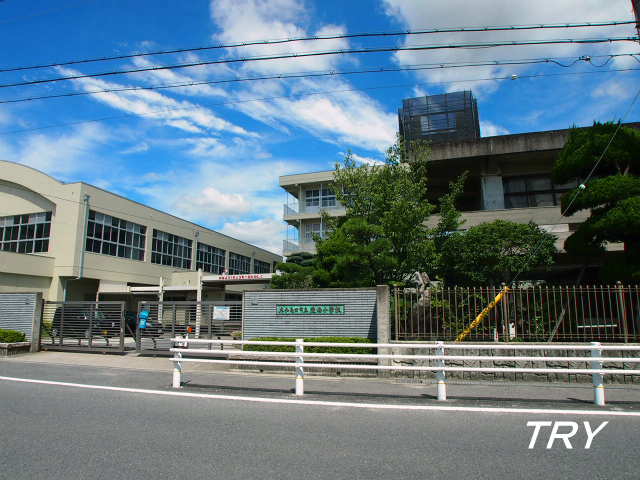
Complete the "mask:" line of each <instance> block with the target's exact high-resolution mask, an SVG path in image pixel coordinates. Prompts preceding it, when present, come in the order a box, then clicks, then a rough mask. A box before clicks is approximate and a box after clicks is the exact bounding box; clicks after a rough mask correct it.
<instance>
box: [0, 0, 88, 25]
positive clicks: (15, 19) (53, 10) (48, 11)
mask: <svg viewBox="0 0 640 480" xmlns="http://www.w3.org/2000/svg"><path fill="white" fill-rule="evenodd" d="M2 1H4V0H2ZM97 1H98V0H87V1H86V2H81V3H74V4H73V5H66V6H64V7H59V8H54V9H52V10H45V11H44V12H38V13H32V14H31V15H25V16H24V17H18V18H11V19H9V20H2V21H0V25H2V24H5V23H10V22H17V21H18V20H25V19H27V18H31V17H37V16H38V15H44V14H46V13H52V12H57V11H59V10H65V9H67V8H72V7H79V6H81V5H86V4H87V3H93V2H97Z"/></svg>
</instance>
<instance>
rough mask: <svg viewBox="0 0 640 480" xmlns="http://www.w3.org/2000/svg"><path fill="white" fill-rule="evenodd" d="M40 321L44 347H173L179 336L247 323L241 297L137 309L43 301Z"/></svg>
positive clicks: (211, 335) (227, 332)
mask: <svg viewBox="0 0 640 480" xmlns="http://www.w3.org/2000/svg"><path fill="white" fill-rule="evenodd" d="M142 311H146V312H148V315H146V325H144V328H140V326H141V325H140V321H139V319H140V314H141V312H142ZM41 325H42V328H41V330H42V335H41V340H40V348H41V349H43V350H62V351H94V352H103V353H124V352H126V351H136V352H147V353H158V352H162V351H167V352H168V351H169V349H170V348H171V341H170V340H171V338H173V337H176V336H183V337H187V336H188V337H189V338H204V339H216V338H222V337H231V334H232V332H234V331H239V330H240V329H241V328H242V302H241V301H220V302H184V301H181V302H151V301H141V302H138V305H137V309H136V311H131V310H126V308H125V302H106V301H103V302H44V307H43V311H42V322H41Z"/></svg>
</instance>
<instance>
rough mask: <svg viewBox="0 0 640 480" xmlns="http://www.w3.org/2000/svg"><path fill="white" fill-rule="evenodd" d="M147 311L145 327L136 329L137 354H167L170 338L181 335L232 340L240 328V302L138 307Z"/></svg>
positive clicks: (165, 304) (162, 304)
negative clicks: (230, 338) (234, 333)
mask: <svg viewBox="0 0 640 480" xmlns="http://www.w3.org/2000/svg"><path fill="white" fill-rule="evenodd" d="M143 310H146V311H147V312H149V315H148V316H147V322H146V327H145V328H140V325H137V327H136V329H135V340H136V351H138V352H158V351H166V352H168V351H169V349H170V348H171V338H174V337H176V336H183V337H189V338H203V339H207V340H211V339H220V338H221V337H231V335H232V332H235V331H239V330H241V329H242V302H241V301H226V302H147V301H143V302H140V303H139V304H138V318H139V317H140V313H141V312H142V311H143Z"/></svg>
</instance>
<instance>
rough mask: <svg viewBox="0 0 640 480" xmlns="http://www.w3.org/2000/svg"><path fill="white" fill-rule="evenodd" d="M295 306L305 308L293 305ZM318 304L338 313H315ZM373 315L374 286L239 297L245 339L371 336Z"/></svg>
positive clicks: (374, 325) (373, 335) (375, 329)
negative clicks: (331, 308)
mask: <svg viewBox="0 0 640 480" xmlns="http://www.w3.org/2000/svg"><path fill="white" fill-rule="evenodd" d="M298 306H302V307H304V308H305V310H304V311H302V310H301V309H297V308H295V307H298ZM311 307H313V310H311ZM318 307H323V309H324V307H333V308H334V309H335V308H336V307H339V308H340V311H341V313H338V314H336V313H318V312H317V311H316V310H317V309H318ZM305 312H306V313H305ZM377 317H378V310H377V291H376V289H375V288H364V289H322V290H262V291H247V292H245V293H244V300H243V324H242V331H243V337H244V339H245V340H248V339H251V338H256V337H296V338H297V337H299V338H303V337H325V336H342V337H363V338H370V339H372V340H375V339H376V338H377V335H378V323H377V322H378V318H377Z"/></svg>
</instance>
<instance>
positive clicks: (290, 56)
mask: <svg viewBox="0 0 640 480" xmlns="http://www.w3.org/2000/svg"><path fill="white" fill-rule="evenodd" d="M636 41H638V37H614V38H581V39H571V38H569V39H555V40H523V41H517V40H511V41H503V42H472V43H459V44H446V45H405V46H392V47H371V48H350V49H340V50H327V51H318V52H300V53H286V54H280V55H265V56H254V57H239V58H229V59H217V60H199V61H195V62H187V63H178V64H173V65H152V66H147V67H139V68H131V69H126V70H116V71H111V72H98V73H87V74H79V75H69V76H62V77H55V78H46V79H40V80H27V81H21V82H14V83H6V84H4V85H0V88H6V87H20V86H26V85H37V84H43V83H52V82H60V81H66V80H78V79H83V78H95V77H105V76H112V75H123V74H130V73H141V72H150V71H158V70H177V69H181V68H189V67H199V66H204V65H221V64H232V63H248V62H255V61H266V60H282V59H296V58H307V57H319V56H327V55H346V54H354V53H382V52H406V51H431V50H442V49H459V48H462V49H468V48H495V47H505V46H523V45H557V44H595V43H613V42H636Z"/></svg>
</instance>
